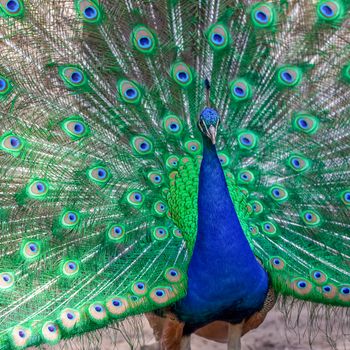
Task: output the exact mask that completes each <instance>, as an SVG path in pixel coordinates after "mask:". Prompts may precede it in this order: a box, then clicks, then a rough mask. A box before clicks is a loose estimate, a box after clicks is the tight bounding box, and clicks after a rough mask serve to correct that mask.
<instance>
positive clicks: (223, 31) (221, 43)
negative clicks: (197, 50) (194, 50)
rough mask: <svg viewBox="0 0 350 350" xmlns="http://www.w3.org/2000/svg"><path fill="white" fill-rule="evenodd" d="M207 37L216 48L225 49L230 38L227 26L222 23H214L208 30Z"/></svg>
mask: <svg viewBox="0 0 350 350" xmlns="http://www.w3.org/2000/svg"><path fill="white" fill-rule="evenodd" d="M207 37H208V41H209V45H210V46H211V47H212V48H213V49H214V50H222V49H224V48H225V47H227V45H228V43H229V40H230V37H229V34H228V31H227V28H226V27H225V26H224V25H222V24H213V25H212V26H211V27H210V28H209V30H208V32H207Z"/></svg>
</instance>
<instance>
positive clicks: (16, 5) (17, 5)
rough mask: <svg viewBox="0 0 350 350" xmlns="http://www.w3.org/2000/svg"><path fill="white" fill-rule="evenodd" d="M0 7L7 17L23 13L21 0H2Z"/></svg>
mask: <svg viewBox="0 0 350 350" xmlns="http://www.w3.org/2000/svg"><path fill="white" fill-rule="evenodd" d="M0 7H2V9H3V10H4V14H5V15H7V16H9V17H19V16H21V15H22V14H23V13H24V6H23V2H22V0H7V1H6V0H3V1H1V2H0Z"/></svg>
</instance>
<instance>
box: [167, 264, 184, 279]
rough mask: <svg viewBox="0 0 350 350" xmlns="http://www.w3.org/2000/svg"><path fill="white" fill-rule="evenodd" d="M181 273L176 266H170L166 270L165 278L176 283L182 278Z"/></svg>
mask: <svg viewBox="0 0 350 350" xmlns="http://www.w3.org/2000/svg"><path fill="white" fill-rule="evenodd" d="M182 277H183V276H182V273H181V271H180V270H179V269H177V268H176V267H171V268H169V269H167V270H166V272H165V278H166V279H167V280H168V281H169V282H171V283H177V282H179V281H181V280H182Z"/></svg>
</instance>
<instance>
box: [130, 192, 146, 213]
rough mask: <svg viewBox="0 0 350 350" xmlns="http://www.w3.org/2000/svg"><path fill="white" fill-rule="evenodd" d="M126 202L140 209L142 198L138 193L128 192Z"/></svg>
mask: <svg viewBox="0 0 350 350" xmlns="http://www.w3.org/2000/svg"><path fill="white" fill-rule="evenodd" d="M126 200H127V202H128V203H129V204H130V205H131V206H133V207H134V208H136V209H139V208H141V207H142V205H143V202H144V196H143V194H142V193H141V192H140V191H130V192H128V193H127V195H126Z"/></svg>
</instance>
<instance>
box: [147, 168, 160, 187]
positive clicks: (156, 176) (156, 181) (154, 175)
mask: <svg viewBox="0 0 350 350" xmlns="http://www.w3.org/2000/svg"><path fill="white" fill-rule="evenodd" d="M147 179H148V180H149V181H150V183H151V184H152V185H153V186H155V187H160V186H162V185H163V183H164V176H163V174H161V173H160V172H158V171H150V172H149V173H148V174H147Z"/></svg>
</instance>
